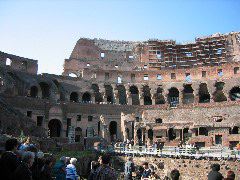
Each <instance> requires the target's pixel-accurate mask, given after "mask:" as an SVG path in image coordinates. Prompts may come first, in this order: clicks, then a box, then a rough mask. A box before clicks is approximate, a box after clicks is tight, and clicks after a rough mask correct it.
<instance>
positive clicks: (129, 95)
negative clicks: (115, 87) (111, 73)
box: [125, 86, 132, 105]
mask: <svg viewBox="0 0 240 180" xmlns="http://www.w3.org/2000/svg"><path fill="white" fill-rule="evenodd" d="M129 88H130V87H129V86H125V89H126V97H127V104H128V105H132V96H131V92H130V90H129Z"/></svg>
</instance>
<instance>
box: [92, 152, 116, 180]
mask: <svg viewBox="0 0 240 180" xmlns="http://www.w3.org/2000/svg"><path fill="white" fill-rule="evenodd" d="M110 160H111V158H110V156H109V155H107V154H105V155H102V156H100V157H99V159H98V161H99V163H100V166H99V167H98V169H97V173H96V176H95V177H94V180H116V179H117V176H116V172H115V170H114V169H113V168H111V167H110V166H109V163H110Z"/></svg>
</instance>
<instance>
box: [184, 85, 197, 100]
mask: <svg viewBox="0 0 240 180" xmlns="http://www.w3.org/2000/svg"><path fill="white" fill-rule="evenodd" d="M183 87H184V89H183V104H190V103H193V102H194V94H193V88H192V85H191V84H186V85H184V86H183Z"/></svg>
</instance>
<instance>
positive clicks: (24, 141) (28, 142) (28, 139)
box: [23, 136, 31, 144]
mask: <svg viewBox="0 0 240 180" xmlns="http://www.w3.org/2000/svg"><path fill="white" fill-rule="evenodd" d="M30 141H31V138H30V137H29V136H28V137H26V138H24V139H23V143H24V144H30Z"/></svg>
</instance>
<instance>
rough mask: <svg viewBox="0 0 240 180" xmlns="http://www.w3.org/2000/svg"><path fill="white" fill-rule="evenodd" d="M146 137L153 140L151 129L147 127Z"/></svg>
mask: <svg viewBox="0 0 240 180" xmlns="http://www.w3.org/2000/svg"><path fill="white" fill-rule="evenodd" d="M148 138H149V139H150V140H151V141H152V140H153V130H152V129H149V130H148Z"/></svg>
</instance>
